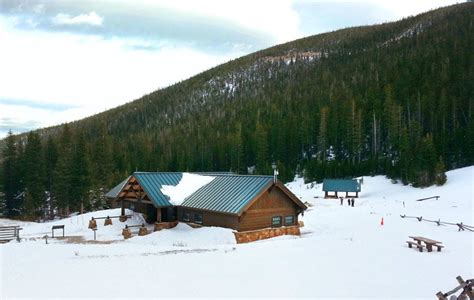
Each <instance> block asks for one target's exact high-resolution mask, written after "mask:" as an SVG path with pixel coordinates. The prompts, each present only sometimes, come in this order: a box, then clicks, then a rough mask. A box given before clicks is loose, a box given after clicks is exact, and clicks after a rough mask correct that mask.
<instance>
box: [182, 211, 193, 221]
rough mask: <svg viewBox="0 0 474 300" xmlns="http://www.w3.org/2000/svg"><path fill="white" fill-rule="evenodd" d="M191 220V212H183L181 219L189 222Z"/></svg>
mask: <svg viewBox="0 0 474 300" xmlns="http://www.w3.org/2000/svg"><path fill="white" fill-rule="evenodd" d="M190 220H191V214H190V213H188V212H183V221H184V222H189V221H190Z"/></svg>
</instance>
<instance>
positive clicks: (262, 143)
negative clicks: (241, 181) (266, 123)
mask: <svg viewBox="0 0 474 300" xmlns="http://www.w3.org/2000/svg"><path fill="white" fill-rule="evenodd" d="M255 141H256V157H255V158H256V168H257V172H258V173H259V174H271V167H270V162H269V157H268V141H267V132H266V131H265V128H264V127H263V125H262V124H260V122H257V125H256V129H255Z"/></svg>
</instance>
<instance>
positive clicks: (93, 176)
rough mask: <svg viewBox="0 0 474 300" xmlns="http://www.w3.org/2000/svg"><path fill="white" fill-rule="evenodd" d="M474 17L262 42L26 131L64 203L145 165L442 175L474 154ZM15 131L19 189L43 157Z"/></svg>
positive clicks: (461, 9) (445, 11) (436, 17)
mask: <svg viewBox="0 0 474 300" xmlns="http://www.w3.org/2000/svg"><path fill="white" fill-rule="evenodd" d="M473 21H474V3H464V4H459V5H454V6H450V7H446V8H442V9H438V10H434V11H430V12H428V13H424V14H421V15H418V16H416V17H411V18H407V19H404V20H401V21H398V22H394V23H387V24H382V25H375V26H364V27H356V28H349V29H343V30H338V31H335V32H330V33H325V34H320V35H316V36H311V37H307V38H304V39H300V40H296V41H293V42H290V43H286V44H282V45H278V46H275V47H272V48H269V49H266V50H262V51H259V52H256V53H254V54H251V55H248V56H245V57H242V58H239V59H236V60H234V61H231V62H229V63H226V64H223V65H221V66H218V67H216V68H213V69H210V70H208V71H206V72H203V73H201V74H199V75H197V76H194V77H192V78H190V79H188V80H185V81H183V82H180V83H177V84H175V85H173V86H170V87H168V88H165V89H162V90H158V91H156V92H153V93H151V94H149V95H146V96H144V97H142V98H141V99H138V100H136V101H133V102H130V103H128V104H126V105H123V106H120V107H117V108H115V109H112V110H109V111H106V112H103V113H101V114H98V115H95V116H92V117H89V118H86V119H83V120H80V121H77V122H73V123H70V124H68V125H67V126H65V125H62V126H56V127H52V128H47V129H42V130H38V131H36V132H35V133H31V134H30V135H29V139H30V140H33V141H35V140H36V139H39V140H41V143H39V144H40V145H39V146H35V147H39V148H38V149H40V148H41V149H43V150H42V151H44V152H45V153H46V154H45V157H44V158H41V160H42V161H41V162H35V163H37V168H38V169H39V170H42V171H41V172H43V173H41V174H43V175H44V177H45V178H46V180H45V181H47V182H46V183H45V184H46V189H47V190H51V191H53V195H54V191H55V190H56V196H57V198H58V201H59V203H62V202H61V201H63V202H64V203H68V202H69V201H71V200H66V198H65V197H66V196H67V195H66V194H64V193H66V192H65V191H66V190H67V187H68V186H74V189H75V190H74V191H72V192H73V194H71V195H69V196H70V198H71V197H72V198H71V199H74V198H76V200H77V199H79V198H80V199H82V198H83V197H86V191H88V190H89V189H90V187H94V188H97V187H104V188H109V187H110V186H111V185H112V184H113V183H116V182H118V181H120V180H121V179H123V178H124V176H126V175H128V174H130V172H132V171H134V170H136V169H138V170H142V171H146V170H149V171H156V170H160V171H178V170H179V171H229V170H232V171H234V172H239V173H246V172H247V170H248V167H250V166H255V168H256V170H255V171H256V173H269V172H271V163H272V162H276V163H277V165H278V168H279V170H280V175H281V176H280V177H281V179H283V180H289V179H292V178H293V176H294V173H295V172H300V171H301V172H304V174H305V176H306V178H308V179H311V180H321V179H322V178H325V177H346V176H355V175H361V174H386V175H388V176H389V177H391V178H394V179H401V180H402V181H403V182H404V183H412V184H414V185H415V186H426V185H430V184H433V183H434V182H438V183H442V182H443V180H444V178H443V176H442V175H443V170H444V169H452V168H457V167H462V166H466V165H471V164H472V163H473V159H474V154H473V151H474V144H473V138H474V127H473V125H472V102H473V98H474V69H473V53H474V51H473V49H474V24H473V23H474V22H473ZM157 72H158V71H157ZM130 84H133V82H131V83H130ZM36 135H38V136H36ZM8 139H9V140H10V147H9V148H10V149H8V148H6V150H4V151H3V160H4V168H3V172H4V176H3V178H4V180H3V181H4V185H5V186H9V185H12V184H16V183H8V182H9V181H10V180H13V179H9V178H23V180H22V181H21V182H22V183H17V185H18V186H16V187H14V188H12V193H17V192H18V191H20V190H23V189H24V186H25V185H27V184H26V182H28V180H27V179H25V176H26V177H28V176H33V175H31V174H30V175H28V173H29V171H30V170H31V168H30V167H29V166H31V165H34V162H33V161H35V159H39V157H37V158H34V157H31V158H28V145H30V143H27V140H28V138H27V137H26V135H24V136H22V137H21V138H20V139H21V140H22V141H23V142H24V143H17V144H16V146H13V144H14V140H15V139H16V140H18V139H19V138H18V137H15V136H11V137H9V138H8ZM8 139H7V142H8ZM34 144H36V142H35V143H34ZM30 147H31V146H30ZM80 152H83V154H81V153H80ZM5 162H7V164H5ZM8 162H11V164H12V166H13V165H15V166H16V168H13V167H11V169H8V168H9V165H8ZM5 165H7V166H6V167H5ZM14 169H15V170H17V171H15V170H14ZM26 170H28V171H26ZM8 172H13V173H15V172H16V173H17V174H16V175H11V174H10V175H9V176H5V175H6V174H7V173H8ZM81 176H82V177H81ZM31 180H32V179H30V181H31ZM78 180H81V181H83V182H84V186H83V187H77V186H75V185H77V181H78ZM17 181H18V180H17ZM18 182H20V181H18ZM30 190H31V189H30ZM61 193H63V194H64V195H62V194H61ZM56 196H55V197H56ZM78 197H79V198H78ZM63 198H64V199H63ZM61 199H63V200H61ZM38 201H39V200H38Z"/></svg>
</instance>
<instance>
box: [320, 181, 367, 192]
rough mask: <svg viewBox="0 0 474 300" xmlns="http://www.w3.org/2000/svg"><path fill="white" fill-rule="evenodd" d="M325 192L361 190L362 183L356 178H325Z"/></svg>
mask: <svg viewBox="0 0 474 300" xmlns="http://www.w3.org/2000/svg"><path fill="white" fill-rule="evenodd" d="M323 191H325V192H351V193H354V192H360V185H359V183H358V182H357V180H355V179H324V181H323Z"/></svg>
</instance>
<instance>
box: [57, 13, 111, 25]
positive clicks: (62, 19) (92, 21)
mask: <svg viewBox="0 0 474 300" xmlns="http://www.w3.org/2000/svg"><path fill="white" fill-rule="evenodd" d="M52 22H53V24H56V25H91V26H102V23H103V22H104V18H102V17H101V16H99V15H98V14H97V13H96V12H95V11H91V12H90V13H88V14H80V15H77V16H75V17H73V16H71V15H68V14H62V13H61V14H57V15H56V16H55V17H54V18H53V19H52Z"/></svg>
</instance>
